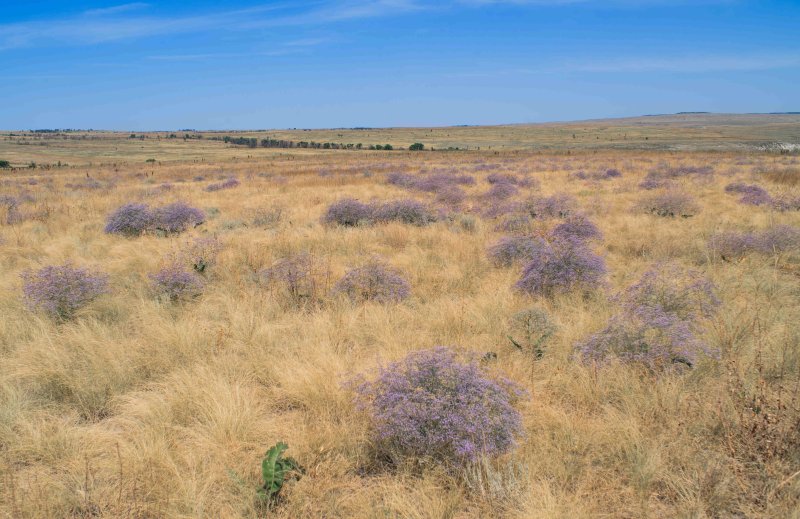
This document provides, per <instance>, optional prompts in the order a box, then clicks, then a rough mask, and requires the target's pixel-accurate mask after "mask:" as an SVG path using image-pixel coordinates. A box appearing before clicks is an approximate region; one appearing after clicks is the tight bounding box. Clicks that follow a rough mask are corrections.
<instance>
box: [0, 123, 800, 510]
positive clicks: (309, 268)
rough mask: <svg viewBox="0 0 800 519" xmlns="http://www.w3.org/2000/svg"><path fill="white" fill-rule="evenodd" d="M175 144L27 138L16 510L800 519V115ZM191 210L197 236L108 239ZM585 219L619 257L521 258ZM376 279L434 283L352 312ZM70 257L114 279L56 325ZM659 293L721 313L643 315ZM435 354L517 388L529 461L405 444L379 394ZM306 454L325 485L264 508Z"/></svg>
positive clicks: (599, 243) (0, 209) (0, 432)
mask: <svg viewBox="0 0 800 519" xmlns="http://www.w3.org/2000/svg"><path fill="white" fill-rule="evenodd" d="M176 133H177V135H176V136H175V137H174V138H170V135H169V133H160V132H159V133H156V132H154V133H145V134H141V135H133V136H131V135H128V134H119V133H110V132H59V133H52V134H50V133H48V134H42V133H31V132H22V131H19V132H2V135H0V159H6V160H8V161H9V162H10V165H11V166H13V169H5V170H0V315H1V316H2V318H1V319H0V475H1V476H2V479H1V480H0V481H2V484H0V488H1V489H2V490H0V515H2V516H3V517H9V518H12V517H13V518H17V517H137V518H144V517H264V516H269V517H285V518H295V517H309V518H316V517H365V518H366V517H371V518H379V517H380V518H388V517H392V518H393V517H398V518H399V517H403V518H405V517H416V518H423V517H425V518H473V517H474V518H478V517H509V518H523V517H545V518H556V517H560V518H579V517H586V518H588V517H615V518H616V517H630V518H639V517H686V518H689V517H696V518H701V517H797V514H798V510H799V509H800V508H799V507H800V476H798V474H800V472H798V468H800V394H798V391H800V157H798V155H797V154H796V152H794V153H793V152H792V151H791V146H788V147H787V146H784V147H783V153H781V152H780V151H781V149H782V148H781V145H783V144H786V143H795V145H796V143H798V142H800V116H797V115H794V116H792V115H775V116H730V117H726V116H719V117H717V118H715V117H712V116H704V115H694V116H691V115H686V116H672V117H665V118H660V117H654V118H639V119H631V120H619V121H592V122H586V123H570V124H560V125H557V124H550V125H533V126H505V127H453V128H434V129H387V130H383V129H361V130H325V131H322V130H315V131H306V132H304V131H301V130H285V131H271V132H236V133H233V132H228V133H225V132H194V131H187V132H176ZM225 135H231V136H235V137H248V138H250V137H254V138H257V139H259V140H261V139H263V138H271V139H286V140H291V141H298V142H299V141H317V142H336V143H343V144H347V143H353V144H362V148H364V149H361V150H356V149H296V148H290V149H281V148H277V149H276V148H265V147H262V146H256V147H255V148H249V147H247V146H241V145H234V144H230V143H226V142H224V141H222V140H217V139H213V138H215V137H216V138H221V137H223V136H225ZM414 142H420V143H423V144H424V145H425V148H426V149H425V150H423V151H416V152H412V151H406V149H407V148H408V146H409V145H410V144H412V143H414ZM776 143H778V144H776ZM781 143H783V144H781ZM375 144H392V146H393V148H395V149H394V150H392V151H383V150H381V151H370V150H368V149H366V148H368V147H369V146H370V145H375ZM779 144H780V145H779ZM401 148H402V149H401ZM430 148H434V150H433V151H431V150H430ZM448 148H452V150H451V151H447V149H448ZM455 148H458V150H456V149H455ZM31 163H33V164H35V166H36V167H29V165H30V164H31ZM753 186H755V187H753ZM756 188H759V189H760V191H759V189H756ZM762 191H763V193H762ZM342 200H349V201H350V202H353V201H355V202H358V205H355V204H353V205H352V207H355V208H357V209H358V210H359V211H360V210H363V211H365V212H364V214H363V215H360V216H357V217H355V218H350V217H349V216H348V215H349V214H350V213H347V215H345V216H346V217H345V216H342V214H343V213H335V211H334V212H331V207H334V208H336V207H339V206H337V205H336V204H341V202H342ZM397 201H400V202H401V203H402V204H405V205H401V204H400V203H396V204H395V206H392V205H391V204H392V203H395V202H397ZM411 201H415V202H411ZM177 202H183V203H185V204H188V205H189V206H191V208H195V209H197V210H199V213H198V214H200V215H201V216H199V217H198V218H197V219H196V220H197V221H195V222H193V223H194V225H190V226H185V227H181V228H179V229H178V228H175V229H171V228H169V229H168V228H164V227H158V226H156V227H152V228H151V227H145V228H143V229H142V230H141V231H142V232H139V233H128V234H126V233H121V232H116V231H115V228H114V227H113V226H112V225H111V224H110V223H109V217H110V215H112V214H113V213H114V212H115V211H116V210H118V209H119V208H120V207H123V206H125V205H126V204H139V206H140V207H141V206H143V205H146V206H147V208H152V209H153V210H156V209H157V208H164V207H169V206H170V204H173V203H177ZM546 203H549V204H551V205H552V206H553V207H556V206H557V207H556V209H549V208H550V207H551V206H546V207H545V205H544V204H546ZM559 204H560V205H559ZM387 207H390V208H391V207H393V208H395V209H396V211H395V213H391V215H389V216H387V215H388V214H389V213H390V211H388V210H387V209H386V208H387ZM406 210H407V212H403V211H406ZM369 211H372V212H369ZM334 213H335V214H334ZM154 214H158V211H156V213H154ZM407 215H410V216H407ZM566 223H570V224H575V225H576V226H581V225H582V226H583V227H581V228H582V229H589V232H587V233H586V234H585V235H582V236H580V238H581V240H580V245H579V246H578V245H575V244H574V243H573V242H569V243H571V244H572V245H570V247H580V248H579V249H570V250H571V251H573V250H579V251H581V252H580V253H581V254H587V255H591V258H593V259H592V261H594V260H595V259H597V261H599V262H602V265H601V266H602V268H599V267H598V268H597V269H596V274H597V276H595V277H594V278H591V279H589V278H580V277H579V279H577V280H573V281H574V282H573V281H570V282H561V280H560V278H556V279H551V280H550V281H551V284H550V285H547V286H544V287H542V286H541V284H534V285H531V284H529V283H528V282H532V283H539V282H540V281H541V280H543V279H545V278H546V276H547V275H549V274H548V273H547V272H544V271H542V272H539V274H536V272H534V273H533V274H531V276H534V275H535V276H534V277H535V279H531V278H530V276H528V277H526V276H527V275H528V274H530V273H531V270H530V269H531V268H532V267H530V265H527V263H528V261H529V260H531V256H526V254H528V252H525V251H523V252H521V253H520V252H519V251H517V250H512V249H503V248H502V247H499V246H500V245H502V244H503V243H506V244H507V243H510V240H512V239H520V240H523V241H524V240H529V241H524V244H525V246H529V244H531V243H532V244H534V246H539V245H535V244H540V245H541V244H544V245H541V246H542V247H545V246H547V247H550V246H551V245H547V244H558V243H561V242H560V241H559V240H558V239H557V235H558V233H559V232H561V231H557V230H556V229H557V228H559V226H560V225H562V224H566ZM589 226H592V227H593V228H594V229H591V228H590V227H589ZM564 229H566V228H565V227H562V228H561V230H562V231H563V230H564ZM595 231H597V232H595ZM504 240H505V241H504ZM737 240H738V241H737ZM523 241H520V242H517V243H523ZM567 241H569V240H567ZM575 243H577V242H575ZM552 247H556V245H552ZM547 250H548V251H550V250H551V249H547ZM504 254H505V255H504ZM187 258H188V260H187ZM198 258H199V259H198ZM298 258H299V259H298ZM598 258H599V259H598ZM292 261H294V262H295V263H291V262H292ZM181 262H182V263H181ZM287 262H289V263H291V265H292V266H293V267H294V268H296V269H297V271H296V272H294V271H293V272H290V274H291V275H286V274H285V270H281V268H283V267H282V266H285V265H287V264H289V263H287ZM370 262H380V264H381V265H385V266H387V268H390V269H391V270H392V272H395V273H397V274H398V275H400V276H402V278H403V279H404V280H405V281H406V282H407V289H408V293H407V294H404V297H402V298H401V297H386V298H384V299H383V300H381V299H380V298H377V300H370V298H369V297H366V296H365V297H361V298H359V297H355V298H354V297H349V296H350V295H352V293H350V292H347V291H346V290H343V289H342V285H341V283H340V280H341V279H342V278H343V276H345V274H346V273H347V272H348V271H349V270H350V269H353V268H355V267H359V266H362V265H365V264H369V263H370ZM534 262H535V260H534ZM65 264H69V265H71V266H72V267H75V268H84V269H87V271H88V272H91V273H94V274H92V275H95V276H99V277H102V279H103V280H104V284H103V287H102V288H103V289H102V290H99V291H98V293H97V294H96V297H91V298H86V304H81V305H76V307H75V308H74V311H72V309H70V311H69V312H67V311H65V310H64V311H62V310H63V309H60V310H58V311H57V312H53V311H50V310H48V308H49V307H47V306H46V305H43V304H41V303H42V298H41V297H39V295H37V294H38V293H36V292H35V290H34V289H32V288H31V285H30V283H31V279H32V277H34V276H35V273H37V272H40V270H39V269H42V268H44V267H47V266H58V265H65ZM178 264H180V266H181V268H186V269H188V271H189V272H188V274H190V275H191V276H193V277H192V278H191V279H192V280H193V282H196V283H195V285H192V286H191V287H189V288H192V289H193V290H187V291H186V292H180V291H176V290H174V285H170V287H167V288H166V289H165V288H164V284H163V283H161V284H159V279H161V278H159V277H158V275H157V273H158V272H159V271H160V269H164V268H168V267H172V266H176V265H178ZM592 265H594V264H592ZM278 267H280V268H278ZM276 268H277V270H276ZM670 269H671V270H670ZM276 272H278V273H279V274H276ZM281 272H283V273H284V274H280V273H281ZM661 272H668V273H671V274H670V275H669V276H668V283H667V284H666V286H661V287H660V288H659V290H662V292H664V293H666V292H669V294H668V296H664V297H665V298H667V297H674V298H675V299H674V300H670V301H672V302H674V301H678V300H680V301H678V303H680V304H684V305H685V306H686V305H688V306H691V305H693V304H694V303H692V302H689V303H687V302H686V301H688V300H689V298H690V297H693V295H695V294H696V293H699V292H698V290H699V289H698V287H701V286H702V290H703V291H706V292H705V295H706V296H708V301H710V302H711V303H709V305H707V306H708V308H707V309H706V308H705V307H704V308H703V309H702V311H701V310H697V311H696V312H695V313H696V314H697V315H694V314H692V316H688V314H687V315H684V314H682V313H681V312H680V311H679V310H675V311H674V312H673V313H671V314H669V316H668V317H670V318H675V319H678V318H677V317H675V316H677V315H679V314H680V320H679V322H678V321H674V320H673V321H669V322H668V323H667V324H663V322H662V321H659V320H658V319H656V317H652V315H651V314H649V313H648V314H646V316H645V314H644V313H642V312H641V311H639V310H635V309H634V310H631V309H630V308H629V306H630V304H629V303H630V300H631V298H632V297H634V296H632V295H631V294H635V293H637V294H638V293H640V292H641V291H640V292H636V289H631V288H630V287H635V286H642V284H643V283H646V281H647V279H650V278H648V277H647V276H648V274H647V273H656V275H658V274H659V273H661ZM675 272H679V273H686V276H688V279H690V280H694V281H692V282H691V283H689V284H688V285H686V286H683V285H680V282H679V279H678V278H680V276H682V275H683V274H679V275H675V276H677V277H675V276H673V277H670V276H672V273H675ZM559 275H560V274H559ZM536 276H538V277H536ZM98 279H99V278H98ZM298 279H299V281H298ZM524 279H527V280H528V282H522V281H521V280H524ZM681 279H682V278H681ZM518 282H519V283H518ZM526 283H528V284H526ZM637 283H638V285H637ZM98 286H99V285H98ZM675 286H681V287H682V290H684V289H685V290H684V291H683V292H681V293H678V294H674V293H672V292H670V287H673V288H674V287H675ZM26 287H27V288H26ZM182 288H185V287H182ZM170 290H172V291H170ZM392 294H394V292H392V293H391V294H390V295H392ZM626 294H627V295H626ZM660 294H661V293H660ZM361 295H363V294H361ZM662 295H663V294H662ZM626 297H627V298H628V299H626ZM654 297H661V296H660V295H659V296H654ZM704 297H705V296H704ZM665 300H666V299H665ZM678 303H676V305H678ZM712 303H713V304H712ZM664 305H666V303H664ZM688 306H687V307H688ZM711 307H713V308H711ZM659 308H660V309H662V310H663V308H661V307H659ZM676 308H677V306H676ZM681 308H683V307H681ZM693 308H694V307H693ZM698 308H700V306H698ZM706 310H708V311H706ZM525 312H527V313H525ZM626 312H627V313H626ZM631 312H632V313H631ZM634 314H635V316H636V319H638V321H636V322H637V323H639V324H638V325H637V326H639V328H636V330H637V332H636V333H638V335H636V338H635V339H634V338H631V337H632V336H625V337H627V338H625V337H623V338H622V339H620V338H619V336H618V335H614V334H615V333H616V331H615V330H616V328H614V323H618V317H619V316H620V315H622V316H627V317H626V318H628V317H630V318H631V319H633V317H631V316H633V315H634ZM526 315H527V316H535V317H536V319H538V320H537V321H536V322H535V323H534V324H535V326H534V327H533V328H534V329H533V330H531V327H530V326H528V327H527V328H525V327H524V326H523V329H522V330H520V319H522V318H524V316H526ZM520 316H522V317H520ZM662 317H663V316H662ZM647 319H652V321H653V322H647ZM640 321H641V322H640ZM656 321H657V322H656ZM526 322H527V323H528V324H529V323H530V321H526ZM625 322H626V323H628V321H625ZM626 330H628V331H629V332H630V333H631V334H633V333H634V332H632V331H630V330H631V329H629V328H626ZM545 331H546V333H545ZM673 332H674V333H673ZM684 332H685V333H684ZM603 333H605V335H604V336H603V337H605V339H603V338H602V337H601V338H600V339H598V334H603ZM537 334H538V335H537ZM611 336H613V337H612V338H611V339H609V337H611ZM532 338H536V340H533V339H532ZM601 339H603V340H606V339H607V340H606V342H603V340H601ZM615 341H616V342H615ZM626 341H628V342H626ZM634 343H635V344H634ZM440 345H441V346H447V347H450V348H452V350H453V351H456V352H458V354H459V355H461V356H463V357H464V358H471V359H474V360H473V361H472V362H473V365H474V366H477V367H478V369H480V370H481V372H483V373H485V374H486V376H490V377H493V378H495V379H497V378H498V377H503V379H507V380H508V381H509V382H511V383H513V384H514V386H515V387H516V388H518V389H520V391H518V392H516V393H515V395H516V397H515V399H514V402H513V405H514V407H515V409H516V410H517V412H518V413H519V417H520V427H519V428H518V431H517V433H518V434H515V438H514V441H513V445H512V446H510V447H508V448H503V449H499V451H502V452H497V454H496V455H492V456H488V455H487V456H483V457H475V458H470V460H469V462H468V463H467V462H465V463H459V464H456V465H448V464H446V463H440V462H439V461H440V460H437V458H436V457H435V456H432V457H431V458H430V459H428V458H426V457H425V456H406V457H403V456H402V455H401V454H402V452H401V451H402V449H401V450H400V451H392V452H390V454H392V453H394V454H397V453H398V452H400V454H398V455H397V456H394V455H387V452H386V449H385V445H382V443H381V438H380V437H377V436H376V434H375V428H376V427H378V426H380V424H377V425H376V422H375V417H374V416H371V415H370V409H369V408H365V406H364V405H359V394H360V393H359V389H358V387H357V385H356V384H355V383H354V382H353V381H354V380H357V377H358V376H363V377H366V378H367V379H374V377H375V376H377V375H376V374H378V373H379V371H378V369H379V367H380V366H387V365H389V363H391V362H393V361H398V360H400V359H403V358H404V357H405V356H406V355H407V354H409V353H411V352H415V351H421V350H430V349H431V348H434V347H436V346H440ZM656 346H658V347H659V348H662V349H664V351H666V353H664V351H661V353H660V354H659V355H661V356H659V357H658V358H655V357H652V356H650V355H651V354H652V355H655V353H656V352H655V350H656ZM626 348H627V349H626ZM637 348H638V349H637ZM633 350H635V351H633ZM678 350H680V352H679V351H678ZM684 350H686V351H684ZM361 391H362V392H363V389H362V390H361ZM383 439H385V438H383ZM280 441H285V442H286V443H287V444H288V447H289V448H288V450H287V452H286V454H287V455H290V456H291V457H292V458H294V459H295V460H296V462H297V463H298V465H299V466H300V467H301V468H300V469H298V470H297V471H296V474H294V476H295V477H291V478H287V480H286V481H285V483H284V484H283V488H282V489H280V493H279V494H277V495H276V496H275V498H274V499H268V500H265V499H263V498H262V497H263V496H262V497H259V494H258V493H257V491H258V489H259V488H260V487H261V486H262V485H263V483H264V482H263V480H262V475H263V474H262V466H261V463H262V458H263V457H264V453H265V451H266V450H267V449H268V448H270V447H271V446H273V445H274V444H276V443H277V442H280Z"/></svg>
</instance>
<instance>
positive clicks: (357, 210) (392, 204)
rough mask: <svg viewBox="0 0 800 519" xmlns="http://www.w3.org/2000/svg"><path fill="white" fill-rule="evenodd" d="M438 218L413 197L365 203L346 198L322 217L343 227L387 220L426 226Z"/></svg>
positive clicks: (325, 220) (328, 222) (326, 221)
mask: <svg viewBox="0 0 800 519" xmlns="http://www.w3.org/2000/svg"><path fill="white" fill-rule="evenodd" d="M436 220H437V217H436V215H435V214H433V213H432V212H431V211H430V210H429V209H428V208H427V207H426V206H425V204H423V203H422V202H419V201H417V200H412V199H404V200H392V201H389V202H384V203H373V204H365V203H362V202H359V201H358V200H354V199H352V198H345V199H342V200H338V201H337V202H334V203H333V204H331V205H330V206H329V207H328V209H327V211H326V212H325V214H324V215H323V217H322V221H323V223H326V224H335V225H341V226H343V227H355V226H358V225H371V224H375V223H387V222H399V223H404V224H410V225H417V226H424V225H427V224H429V223H432V222H435V221H436Z"/></svg>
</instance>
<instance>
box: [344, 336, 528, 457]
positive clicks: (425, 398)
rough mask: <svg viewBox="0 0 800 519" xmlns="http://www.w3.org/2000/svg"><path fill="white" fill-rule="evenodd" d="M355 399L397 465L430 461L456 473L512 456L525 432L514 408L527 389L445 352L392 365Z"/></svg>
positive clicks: (417, 354)
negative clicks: (469, 465)
mask: <svg viewBox="0 0 800 519" xmlns="http://www.w3.org/2000/svg"><path fill="white" fill-rule="evenodd" d="M356 394H357V403H358V404H359V406H360V408H362V409H364V410H366V411H368V412H369V414H370V417H371V419H372V425H373V427H374V434H375V440H376V443H377V444H378V445H380V446H381V447H382V448H383V449H384V450H385V451H386V452H387V453H388V454H389V455H390V456H392V458H393V459H395V460H396V461H398V460H399V459H402V458H405V457H412V458H428V459H433V460H436V461H437V462H440V463H442V464H444V465H446V466H449V467H454V468H455V467H459V466H463V465H464V464H467V463H470V462H474V461H478V460H480V459H481V458H483V457H487V456H495V455H498V454H502V453H504V452H507V451H509V450H510V449H511V448H512V447H513V446H514V445H515V443H516V438H517V437H519V436H521V434H522V432H523V428H522V417H521V415H520V413H519V411H517V410H516V409H515V407H514V405H515V403H516V401H517V400H518V399H519V398H521V397H522V396H524V392H523V391H522V389H521V388H519V387H518V386H516V385H515V384H513V383H512V382H510V381H508V380H504V379H500V380H496V379H492V378H489V377H488V376H487V375H486V374H485V373H484V372H483V371H482V369H481V368H480V367H479V366H478V365H477V364H476V363H475V362H460V361H459V360H458V359H457V357H456V354H455V353H454V352H453V351H452V350H450V349H448V348H446V347H442V346H439V347H436V348H433V349H430V350H423V351H418V352H414V353H411V354H409V355H408V356H407V357H406V358H404V359H403V360H401V361H399V362H394V363H391V364H389V365H388V366H386V367H384V368H382V369H381V370H380V372H379V374H378V377H377V378H376V379H375V380H374V381H365V382H362V383H360V384H359V385H358V386H357V387H356Z"/></svg>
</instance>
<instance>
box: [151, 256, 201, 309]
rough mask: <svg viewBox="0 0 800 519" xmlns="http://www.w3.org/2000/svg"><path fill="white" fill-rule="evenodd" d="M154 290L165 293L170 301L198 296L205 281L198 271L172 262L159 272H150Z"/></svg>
mask: <svg viewBox="0 0 800 519" xmlns="http://www.w3.org/2000/svg"><path fill="white" fill-rule="evenodd" d="M150 281H151V283H152V287H153V290H154V291H155V292H156V293H158V294H163V295H165V296H166V297H168V298H169V299H170V301H179V300H185V299H191V298H193V297H197V296H199V295H200V293H201V292H202V291H203V287H204V285H205V282H204V281H203V278H201V277H200V276H198V275H197V274H196V273H194V272H191V271H189V270H186V269H184V268H183V267H182V266H181V265H179V264H177V263H172V264H170V265H167V266H166V267H164V268H162V269H161V270H159V271H158V272H155V273H153V274H150Z"/></svg>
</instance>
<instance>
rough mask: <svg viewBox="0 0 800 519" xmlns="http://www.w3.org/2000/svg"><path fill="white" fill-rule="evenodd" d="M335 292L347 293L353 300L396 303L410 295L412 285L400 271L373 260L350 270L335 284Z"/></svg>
mask: <svg viewBox="0 0 800 519" xmlns="http://www.w3.org/2000/svg"><path fill="white" fill-rule="evenodd" d="M333 292H334V293H336V294H343V295H346V296H347V297H348V298H349V299H350V300H351V301H353V302H363V301H376V302H378V303H396V302H398V301H402V300H403V299H405V298H407V297H408V296H409V294H410V293H411V286H410V285H409V284H408V281H406V280H405V278H404V277H403V275H402V274H401V273H400V271H398V270H397V269H394V268H392V267H390V266H388V265H386V264H384V263H381V262H380V261H377V260H373V261H370V262H369V263H367V264H366V265H364V266H361V267H358V268H354V269H350V270H348V271H347V273H345V275H344V277H342V279H340V280H339V281H338V282H337V283H336V285H334V287H333Z"/></svg>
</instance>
